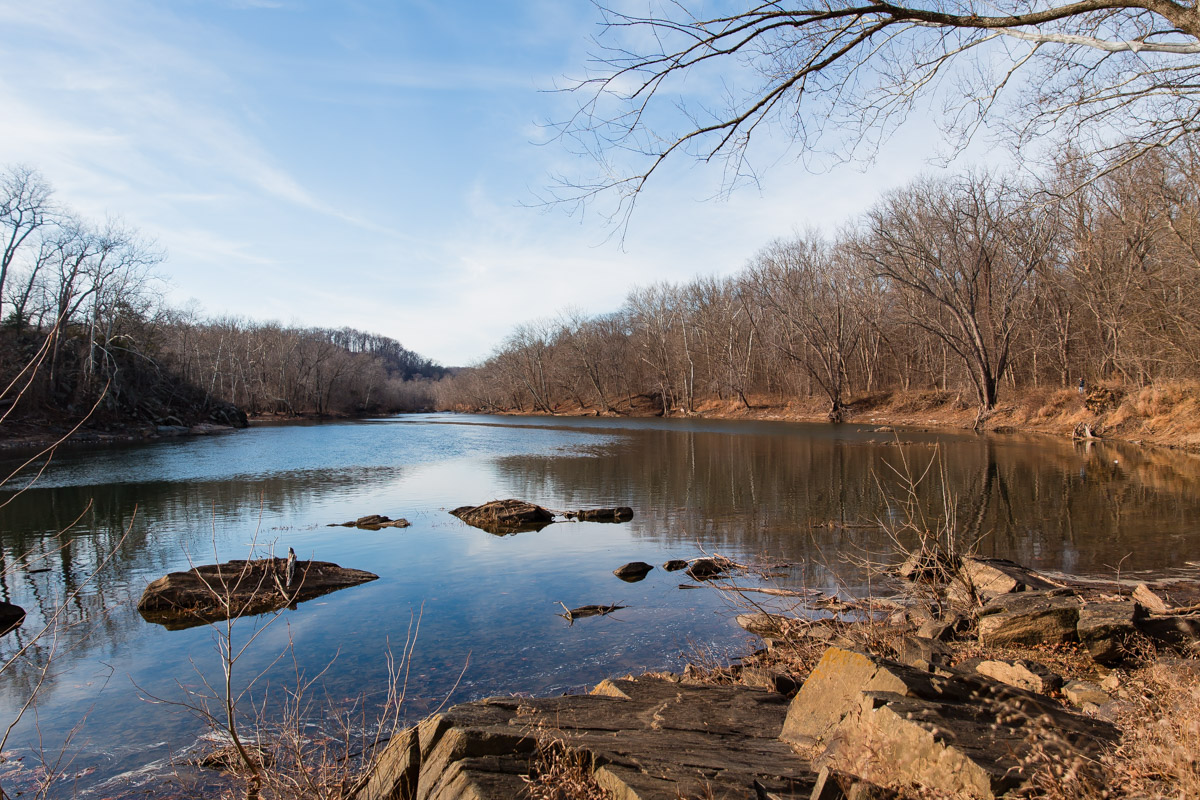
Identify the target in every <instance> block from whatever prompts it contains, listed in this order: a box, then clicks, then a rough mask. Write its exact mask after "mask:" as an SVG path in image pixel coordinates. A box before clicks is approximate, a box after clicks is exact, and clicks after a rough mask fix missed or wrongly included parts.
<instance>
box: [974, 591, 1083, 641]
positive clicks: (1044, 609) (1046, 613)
mask: <svg viewBox="0 0 1200 800" xmlns="http://www.w3.org/2000/svg"><path fill="white" fill-rule="evenodd" d="M1081 605H1082V601H1081V600H1080V599H1079V598H1078V597H1077V596H1075V594H1074V593H1073V592H1069V591H1067V590H1061V589H1060V590H1056V591H1051V592H1019V593H1017V594H1006V595H1001V596H1000V597H997V598H995V599H994V600H992V601H990V602H989V603H988V604H987V605H986V606H984V607H983V608H982V609H981V610H980V612H979V620H978V628H979V641H980V643H982V644H984V645H986V646H989V647H1005V646H1009V645H1031V644H1042V643H1046V644H1058V643H1061V642H1071V641H1075V639H1076V637H1077V633H1076V626H1077V624H1078V622H1079V609H1080V606H1081Z"/></svg>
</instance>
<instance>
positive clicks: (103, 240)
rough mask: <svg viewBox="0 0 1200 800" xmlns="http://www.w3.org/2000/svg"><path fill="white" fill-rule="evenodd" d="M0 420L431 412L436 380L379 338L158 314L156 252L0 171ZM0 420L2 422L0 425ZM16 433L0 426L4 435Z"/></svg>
mask: <svg viewBox="0 0 1200 800" xmlns="http://www.w3.org/2000/svg"><path fill="white" fill-rule="evenodd" d="M0 236H2V238H3V247H4V249H3V253H2V261H0V414H2V415H3V418H4V419H5V420H7V421H9V422H10V423H13V424H14V425H15V423H18V422H32V423H33V424H35V425H37V424H42V425H44V424H51V425H58V424H65V423H70V422H72V421H74V420H78V419H81V418H83V417H89V418H91V419H92V420H93V422H95V423H97V424H109V423H113V424H128V423H130V422H136V421H141V422H147V423H153V424H160V425H161V424H175V425H185V424H193V423H195V422H198V421H204V420H206V419H213V420H214V421H219V422H227V421H230V420H231V419H232V418H233V417H231V414H230V409H229V406H230V404H233V405H236V406H237V407H238V408H240V409H242V410H244V411H246V412H248V413H250V414H271V413H278V414H283V415H298V414H309V413H311V414H363V413H379V412H392V411H402V410H411V409H414V408H421V407H424V406H427V405H428V404H429V403H430V402H431V394H430V391H429V388H428V384H429V381H430V380H433V379H436V378H439V377H441V376H442V375H443V374H444V372H445V370H444V369H443V368H442V367H440V366H438V365H436V364H434V363H433V362H431V361H429V360H428V359H425V358H422V357H420V356H418V355H417V354H415V353H413V352H411V351H409V350H407V349H405V348H404V347H402V346H401V345H400V343H399V342H397V341H395V340H393V339H389V338H387V337H383V336H376V335H373V334H369V333H363V332H361V331H357V330H352V329H349V328H342V329H337V330H332V329H325V328H301V327H294V326H285V325H281V324H279V323H275V322H257V321H250V320H245V319H233V318H228V317H220V318H207V317H204V316H203V315H201V314H199V313H197V312H196V311H194V310H179V309H174V308H171V307H169V306H167V305H166V304H165V303H164V302H163V300H162V296H161V290H162V288H163V286H162V282H161V281H160V279H159V277H158V275H157V273H156V268H157V267H158V266H159V265H160V264H161V263H162V262H163V260H164V258H165V254H164V253H163V252H162V251H161V250H160V249H159V248H158V247H157V245H156V244H155V243H153V242H150V241H147V240H146V239H144V238H143V237H142V236H140V235H139V234H138V232H137V231H135V230H132V229H131V228H129V227H128V226H126V225H125V224H123V223H122V222H120V221H119V220H112V219H110V220H106V221H104V222H102V223H97V222H94V221H91V220H86V219H83V218H81V217H80V216H79V215H77V214H75V213H73V212H71V211H70V210H69V209H68V208H66V207H65V205H63V204H62V203H60V202H59V201H58V199H57V198H56V197H55V195H54V193H53V191H52V189H51V187H50V186H49V185H48V183H47V182H46V181H45V179H44V178H43V177H42V176H41V175H40V174H39V173H38V172H37V171H36V170H35V169H32V168H30V167H26V166H14V167H10V168H8V169H7V170H5V171H4V172H0ZM0 421H3V420H0ZM13 429H15V428H10V430H13Z"/></svg>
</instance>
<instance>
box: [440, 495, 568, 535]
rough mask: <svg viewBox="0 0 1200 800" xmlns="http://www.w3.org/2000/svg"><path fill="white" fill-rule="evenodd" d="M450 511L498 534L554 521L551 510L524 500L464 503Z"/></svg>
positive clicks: (538, 528)
mask: <svg viewBox="0 0 1200 800" xmlns="http://www.w3.org/2000/svg"><path fill="white" fill-rule="evenodd" d="M450 513H451V514H453V515H454V516H456V517H458V518H459V519H461V520H462V521H463V522H465V523H467V524H468V525H471V526H473V527H476V528H479V529H481V530H485V531H487V532H488V533H493V534H496V535H497V536H504V535H507V534H510V533H521V532H522V531H540V530H541V529H542V528H544V527H546V526H547V525H549V524H550V523H551V522H554V514H553V513H552V512H551V511H549V510H548V509H545V508H542V507H541V506H538V505H534V504H533V503H526V502H525V501H524V500H493V501H491V502H490V503H484V504H483V505H481V506H460V507H459V508H456V509H454V510H453V511H451V512H450Z"/></svg>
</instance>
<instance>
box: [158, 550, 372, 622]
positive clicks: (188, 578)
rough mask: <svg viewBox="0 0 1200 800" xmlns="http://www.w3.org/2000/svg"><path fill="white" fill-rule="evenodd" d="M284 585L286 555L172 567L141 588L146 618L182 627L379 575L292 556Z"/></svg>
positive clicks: (297, 600) (269, 607) (299, 599)
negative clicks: (289, 577)
mask: <svg viewBox="0 0 1200 800" xmlns="http://www.w3.org/2000/svg"><path fill="white" fill-rule="evenodd" d="M292 575H293V577H292V585H291V586H288V585H287V560H286V559H283V558H262V559H255V560H253V561H227V562H225V563H224V564H209V565H205V566H202V567H195V568H193V569H190V570H188V571H187V572H172V573H170V574H168V575H164V576H163V577H161V578H159V579H158V580H156V581H154V582H153V583H151V584H150V585H149V586H147V587H146V590H145V591H144V592H142V599H141V600H139V601H138V611H140V612H141V614H142V617H143V618H145V619H146V621H147V622H154V623H157V624H159V625H162V626H164V627H166V628H167V629H168V630H181V629H183V628H192V627H195V626H197V625H204V624H206V623H210V622H218V621H220V620H224V619H230V618H232V617H240V616H249V615H253V614H265V613H267V612H269V611H277V610H279V609H281V608H286V607H287V606H290V605H293V604H295V603H300V602H303V601H305V600H311V599H312V598H314V597H320V596H321V595H324V594H329V593H330V592H335V591H337V590H338V589H345V588H346V587H349V586H357V585H358V584H360V583H367V582H368V581H373V580H376V579H378V578H379V576H378V575H375V574H373V573H370V572H366V571H364V570H361V569H350V568H348V567H341V566H338V565H337V564H333V563H330V562H328V561H297V562H296V563H295V568H294V570H293V573H292Z"/></svg>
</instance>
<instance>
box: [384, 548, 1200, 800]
mask: <svg viewBox="0 0 1200 800" xmlns="http://www.w3.org/2000/svg"><path fill="white" fill-rule="evenodd" d="M900 571H901V573H902V574H903V575H906V576H907V578H906V580H907V581H908V583H907V588H906V591H905V593H904V597H903V602H897V600H896V599H889V600H882V599H878V600H874V601H860V602H858V603H855V604H851V606H850V607H848V608H846V609H841V610H838V611H834V612H833V613H832V614H829V613H827V610H826V614H825V615H824V616H821V615H820V614H821V612H820V611H818V610H817V609H814V608H809V609H807V613H793V614H787V615H781V614H765V613H762V612H753V607H754V605H755V603H754V602H753V600H750V599H748V598H747V597H746V596H745V595H743V596H742V600H743V601H745V607H746V609H747V612H748V613H747V614H745V615H743V616H742V617H739V623H741V624H742V625H743V627H746V628H747V629H748V630H751V631H752V632H754V633H756V634H758V635H760V636H761V637H762V638H763V642H764V645H765V646H764V647H763V648H761V649H759V650H758V651H756V652H755V653H754V654H753V655H751V656H749V657H747V658H745V659H743V660H742V662H741V663H739V664H736V665H734V666H709V667H704V666H701V665H695V664H694V665H692V666H689V667H688V669H687V670H686V671H685V672H684V673H683V674H665V673H651V674H645V675H641V676H637V677H634V676H626V677H624V678H613V679H610V680H605V681H603V682H601V683H600V684H598V685H597V686H596V687H594V689H593V690H592V691H591V692H590V693H589V694H587V695H579V696H565V697H558V698H545V699H530V698H521V697H514V698H492V699H489V700H483V701H477V702H474V703H465V704H461V705H458V706H455V707H453V708H450V709H448V710H446V711H445V712H443V713H441V714H437V715H435V716H433V717H430V718H429V719H427V720H425V721H424V722H422V723H421V724H420V725H418V726H416V727H415V728H412V729H410V730H408V731H405V732H404V733H403V734H401V735H399V736H397V737H395V738H394V739H393V741H392V742H391V743H390V744H389V745H388V746H387V747H386V748H385V749H384V751H383V752H382V753H381V754H380V756H379V758H378V760H377V763H376V767H375V769H374V771H373V772H372V774H371V775H370V778H369V780H368V782H367V783H366V786H365V791H364V792H363V794H362V795H361V797H364V798H366V800H385V799H386V800H406V798H410V797H446V798H449V797H458V796H472V797H476V798H481V800H486V798H501V797H516V796H527V797H533V798H555V800H575V799H578V800H601V799H603V798H614V799H615V798H620V800H668V799H673V798H679V797H744V796H751V795H753V796H757V797H767V798H783V797H803V798H813V800H833V799H835V798H918V797H921V798H924V797H939V798H975V799H977V800H978V799H980V798H998V797H1001V796H1005V797H1008V796H1017V795H1019V796H1022V797H1030V796H1033V797H1047V798H1052V799H1053V800H1066V798H1072V799H1073V800H1093V798H1094V799H1095V800H1099V798H1102V797H1103V798H1134V797H1137V798H1148V797H1194V796H1197V794H1198V792H1200V769H1198V768H1197V765H1196V762H1195V758H1194V754H1195V752H1197V745H1200V726H1198V725H1197V720H1200V669H1198V667H1197V663H1196V661H1195V660H1194V658H1193V656H1194V654H1195V648H1196V643H1197V641H1198V637H1200V616H1198V615H1197V614H1196V608H1197V607H1196V606H1195V604H1194V603H1193V602H1192V601H1194V600H1195V599H1196V596H1197V588H1198V586H1200V585H1198V584H1196V583H1187V584H1181V583H1177V582H1176V583H1164V584H1157V585H1154V586H1153V588H1151V586H1147V585H1134V584H1130V583H1129V582H1124V583H1122V582H1120V581H1110V582H1097V581H1089V582H1079V581H1072V580H1071V579H1070V578H1068V577H1066V576H1062V575H1043V574H1039V573H1036V572H1033V571H1032V570H1027V569H1025V568H1023V567H1021V566H1019V565H1017V564H1015V563H1013V562H1008V561H1003V560H1000V559H979V558H969V557H962V558H957V557H949V558H946V557H944V554H941V555H937V554H933V553H919V554H917V557H916V558H910V559H909V561H908V562H907V563H906V565H905V567H903V568H901V570H900ZM1178 603H1187V605H1186V606H1184V607H1180V606H1179V605H1178ZM814 612H815V613H814Z"/></svg>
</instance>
